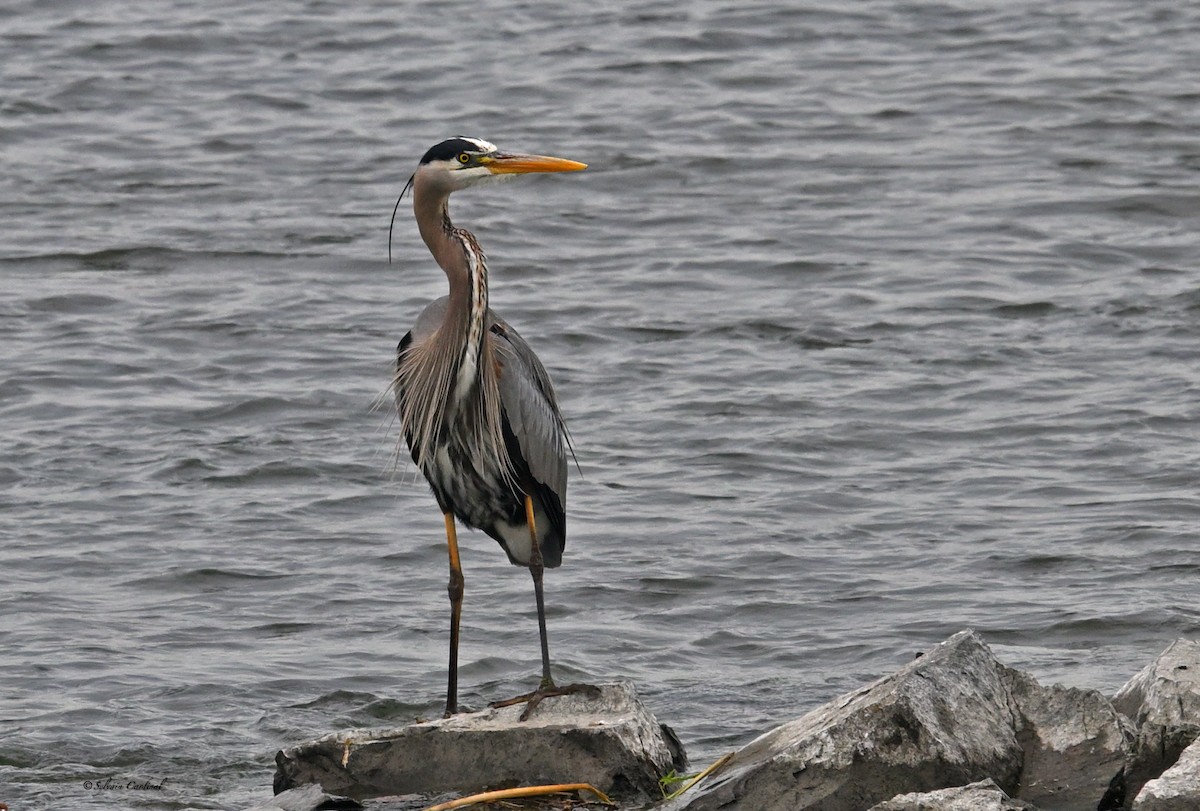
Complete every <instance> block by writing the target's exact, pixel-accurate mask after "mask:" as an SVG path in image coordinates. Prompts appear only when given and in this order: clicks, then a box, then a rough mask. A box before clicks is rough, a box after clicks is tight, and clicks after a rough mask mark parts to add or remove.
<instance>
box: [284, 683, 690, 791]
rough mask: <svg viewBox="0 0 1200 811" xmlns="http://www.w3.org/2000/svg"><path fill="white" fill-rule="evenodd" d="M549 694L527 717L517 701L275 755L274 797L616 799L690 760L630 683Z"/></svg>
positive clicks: (349, 734) (337, 736) (342, 735)
mask: <svg viewBox="0 0 1200 811" xmlns="http://www.w3.org/2000/svg"><path fill="white" fill-rule="evenodd" d="M600 687H601V691H600V695H599V697H589V696H588V695H587V694H585V693H577V694H573V695H567V696H560V697H556V698H548V699H546V700H544V701H543V702H542V703H541V704H540V705H539V706H538V707H537V709H536V710H535V711H534V713H533V715H532V716H531V717H530V718H529V719H528V720H526V721H520V720H519V716H520V715H521V713H522V712H523V711H524V709H525V706H524V705H523V704H522V705H516V706H513V707H503V708H500V709H487V710H483V711H482V712H475V713H463V714H460V715H455V716H452V717H450V718H444V719H440V720H437V721H426V722H420V723H413V724H409V725H407V726H403V727H399V728H395V729H357V730H350V731H346V732H339V733H334V734H331V735H326V736H325V737H323V738H318V739H317V740H315V741H311V742H309V743H305V744H301V745H300V746H295V747H292V748H290V749H284V750H282V751H280V752H279V753H278V754H277V755H276V756H275V764H276V766H277V770H276V773H275V791H276V792H282V791H285V790H287V789H290V788H293V787H296V786H301V785H305V784H308V783H316V784H319V785H320V786H321V787H322V788H323V789H324V790H325V791H328V792H331V793H333V794H342V795H347V796H350V797H356V798H359V799H362V798H367V797H382V796H388V795H403V794H422V795H440V794H445V793H447V792H457V793H463V794H469V793H475V792H480V791H488V790H492V789H501V788H510V787H513V786H530V785H541V784H547V783H591V784H592V785H594V786H595V787H596V788H598V789H600V790H601V791H604V792H606V793H609V794H612V795H615V796H617V797H633V796H645V797H656V796H660V795H659V789H658V781H659V778H661V777H662V776H663V775H665V774H667V773H669V772H670V771H671V770H672V769H676V770H682V769H684V768H685V767H686V764H687V760H686V757H685V756H684V754H683V750H682V747H681V746H680V745H679V742H678V740H677V739H676V738H675V735H674V733H672V732H671V731H670V730H669V729H668V728H666V727H663V726H662V725H661V724H659V723H658V721H657V720H655V718H654V716H653V715H652V714H651V713H650V711H649V710H647V709H646V707H645V705H643V704H642V702H641V701H640V700H639V699H638V697H637V692H636V690H635V689H634V687H633V685H632V684H631V683H629V682H618V683H615V684H606V685H600Z"/></svg>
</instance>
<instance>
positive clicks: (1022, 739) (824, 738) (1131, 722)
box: [263, 631, 1200, 811]
mask: <svg viewBox="0 0 1200 811" xmlns="http://www.w3.org/2000/svg"><path fill="white" fill-rule="evenodd" d="M519 713H520V709H519V708H504V709H500V710H485V711H483V712H481V713H472V714H469V715H462V716H455V717H454V718H450V719H445V720H441V721H431V722H424V723H416V724H410V725H408V726H405V727H401V728H399V729H391V730H353V731H348V732H341V733H335V734H332V735H327V736H325V737H324V738H321V739H318V740H316V741H312V742H310V743H307V744H302V745H300V746H296V747H293V748H289V749H285V750H283V751H281V752H279V754H278V755H277V757H276V763H277V766H278V770H277V773H276V779H275V790H276V792H277V793H278V792H283V793H282V794H280V795H279V797H277V798H276V800H277V804H276V805H273V806H272V805H266V806H263V808H271V807H275V808H279V807H285V808H286V807H289V806H288V805H287V803H288V802H289V801H290V800H289V797H290V798H292V799H294V800H295V802H296V803H298V805H296V806H291V807H300V806H302V805H305V804H307V801H306V800H304V799H302V795H306V796H307V797H310V798H317V797H320V798H321V802H327V803H329V802H333V801H331V800H330V799H329V798H328V796H327V795H325V794H323V793H322V792H314V791H313V790H312V789H311V788H307V789H306V788H305V786H308V785H310V784H319V785H320V786H321V787H322V788H323V789H324V791H328V792H332V793H334V794H337V795H346V796H348V797H351V798H357V799H359V800H365V799H367V798H388V799H375V800H371V801H369V804H370V806H371V807H373V808H395V809H400V808H405V809H407V808H414V807H421V805H422V804H423V803H425V799H422V798H437V799H444V798H445V797H446V796H456V795H461V794H470V793H472V792H476V791H483V790H486V789H491V788H500V787H508V786H517V785H536V784H543V783H578V782H588V783H592V784H593V785H594V786H596V787H597V788H598V789H600V790H601V791H604V792H606V793H608V794H609V795H611V796H612V797H613V799H614V800H617V801H618V802H619V803H620V807H622V808H647V807H653V808H654V809H655V811H710V810H712V811H715V809H724V810H725V811H729V810H730V809H746V811H1010V810H1015V809H1022V810H1023V811H1118V810H1119V809H1132V810H1133V811H1198V810H1200V740H1198V738H1200V644H1197V643H1195V642H1190V641H1187V640H1178V641H1176V642H1174V643H1172V644H1171V645H1170V646H1169V647H1168V648H1167V649H1166V650H1165V651H1164V652H1163V653H1162V654H1160V655H1159V656H1158V657H1157V658H1156V659H1155V660H1154V661H1153V662H1152V663H1150V664H1149V665H1147V666H1146V668H1145V669H1143V670H1142V671H1141V672H1139V673H1138V674H1137V675H1136V676H1134V677H1133V678H1132V679H1131V680H1130V681H1129V682H1128V683H1127V684H1126V685H1125V686H1124V687H1122V688H1121V689H1120V690H1119V691H1118V692H1117V694H1116V695H1115V696H1113V697H1111V698H1109V697H1106V696H1104V695H1102V694H1100V693H1099V692H1097V691H1094V690H1081V689H1076V688H1066V687H1062V686H1060V685H1049V686H1044V685H1041V684H1039V683H1038V682H1037V680H1036V679H1034V678H1033V677H1032V676H1030V675H1029V674H1027V673H1023V672H1021V671H1019V670H1015V669H1013V668H1010V667H1007V666H1005V665H1004V664H1002V663H1001V662H999V661H998V660H997V659H996V658H995V656H994V655H993V654H992V652H991V650H990V649H989V648H988V646H987V645H986V644H985V643H984V641H983V640H982V639H981V638H980V637H979V636H978V635H977V634H975V633H974V632H973V631H962V632H959V633H957V634H955V635H954V636H952V637H950V638H949V639H947V640H946V641H945V642H943V643H941V644H940V645H938V646H936V647H934V648H933V649H931V650H929V651H927V652H926V653H924V654H922V655H920V656H918V657H917V658H916V659H914V660H913V661H912V662H910V663H909V664H908V665H906V666H904V667H903V668H901V669H900V670H898V671H897V672H895V673H893V674H891V675H889V676H886V677H884V678H881V679H879V680H877V681H875V682H873V683H871V684H868V685H866V686H864V687H862V688H860V689H858V690H855V691H853V692H851V693H848V694H846V695H843V696H840V697H838V698H836V699H834V700H832V701H830V702H828V703H826V704H824V705H822V706H820V707H817V708H816V709H814V710H812V711H811V712H809V713H807V714H805V715H803V716H801V717H799V718H796V719H795V720H793V721H789V722H787V723H785V724H783V725H781V726H779V727H776V728H775V729H773V730H770V731H768V732H766V733H764V734H763V735H761V736H759V737H758V738H756V739H755V740H753V741H751V742H750V743H748V744H746V745H745V746H744V747H742V748H741V749H739V750H738V751H737V752H734V753H732V755H731V756H729V757H727V758H725V759H723V760H722V761H721V762H720V763H719V765H718V766H717V767H716V768H713V769H710V770H708V771H707V772H706V773H705V774H704V775H703V776H702V777H700V778H699V779H698V780H696V781H694V783H692V784H691V785H688V786H687V787H686V789H685V790H683V791H682V792H681V793H678V795H677V796H675V797H673V798H671V799H664V798H663V796H662V792H661V790H660V786H659V782H658V781H659V778H661V777H662V776H664V775H666V774H667V773H669V772H671V771H672V770H674V771H676V772H680V773H681V772H683V771H684V769H685V764H686V757H685V755H684V753H683V748H682V746H680V744H679V742H678V740H677V739H676V738H675V736H674V734H673V733H671V731H670V730H669V728H667V727H664V726H663V725H661V724H659V723H658V722H657V721H656V720H655V719H654V716H653V715H652V714H651V713H650V712H649V710H647V709H646V707H645V706H644V705H643V704H642V702H641V701H640V700H639V699H638V697H637V694H636V691H635V690H634V688H633V686H632V685H631V684H628V683H619V684H613V685H605V686H604V688H603V690H602V694H601V696H600V697H599V698H588V697H585V696H582V695H575V696H566V697H563V698H560V699H552V700H548V701H546V702H544V703H543V705H542V706H541V707H539V708H538V710H537V712H536V713H535V714H534V715H533V717H531V718H530V719H529V720H528V721H525V722H519V721H518V720H517V716H518V715H519ZM697 765H703V764H697ZM414 795H419V796H414ZM314 801H315V800H314ZM428 802H434V799H428ZM309 807H312V808H315V807H317V806H316V805H311V806H309ZM327 807H334V806H332V805H330V806H327ZM342 807H346V806H342Z"/></svg>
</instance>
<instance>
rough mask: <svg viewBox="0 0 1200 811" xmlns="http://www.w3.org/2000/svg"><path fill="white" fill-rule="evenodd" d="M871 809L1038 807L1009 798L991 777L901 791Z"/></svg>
mask: <svg viewBox="0 0 1200 811" xmlns="http://www.w3.org/2000/svg"><path fill="white" fill-rule="evenodd" d="M869 811H1036V808H1035V807H1034V806H1033V805H1030V804H1029V803H1027V802H1024V801H1022V800H1014V799H1013V798H1012V797H1009V796H1008V795H1007V794H1006V793H1005V792H1004V789H1002V788H1000V787H999V786H998V785H996V781H994V780H991V779H988V780H980V781H979V782H978V783H971V784H970V785H966V786H958V787H956V788H944V789H939V790H938V791H927V792H914V793H911V794H901V795H899V796H898V797H893V798H892V799H890V800H887V801H886V802H882V803H879V805H873V806H871V808H870V809H869Z"/></svg>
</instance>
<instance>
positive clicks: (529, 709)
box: [492, 495, 600, 721]
mask: <svg viewBox="0 0 1200 811" xmlns="http://www.w3.org/2000/svg"><path fill="white" fill-rule="evenodd" d="M525 520H526V521H527V522H528V523H529V540H530V544H529V573H530V574H531V575H533V596H534V598H535V599H536V600H537V612H538V635H539V637H540V638H541V642H542V681H541V684H539V685H538V689H536V690H534V691H533V692H532V693H525V694H524V695H520V696H517V697H516V698H510V699H507V700H505V701H497V702H495V703H493V704H492V706H493V707H509V706H512V705H513V704H521V703H524V704H525V711H524V712H522V713H521V718H520V720H522V721H524V720H526V719H528V718H529V716H530V715H532V714H533V711H534V710H535V709H537V705H538V704H540V703H541V702H542V699H544V698H549V697H551V696H565V695H570V694H572V693H582V692H586V693H588V694H589V695H591V696H592V697H593V698H597V697H599V695H600V688H599V687H596V686H594V685H591V684H568V685H566V686H565V687H559V686H557V685H556V684H555V683H554V678H553V677H552V676H551V675H550V643H549V641H548V640H547V636H546V598H545V596H544V594H543V591H542V574H543V573H544V572H545V569H546V567H545V565H544V564H543V563H542V547H541V546H540V545H539V544H538V536H537V524H536V523H535V522H534V517H533V498H531V497H530V496H529V495H526V496H525Z"/></svg>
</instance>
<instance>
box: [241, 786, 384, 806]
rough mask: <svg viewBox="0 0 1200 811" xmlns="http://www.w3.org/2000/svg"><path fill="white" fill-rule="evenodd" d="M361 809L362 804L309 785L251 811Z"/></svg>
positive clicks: (275, 797) (288, 791) (276, 797)
mask: <svg viewBox="0 0 1200 811" xmlns="http://www.w3.org/2000/svg"><path fill="white" fill-rule="evenodd" d="M359 808H362V804H361V803H359V802H356V801H355V800H352V799H350V798H349V797H335V796H333V795H332V794H326V793H325V792H324V791H322V789H321V787H320V786H317V785H308V786H301V787H300V788H293V789H288V790H287V791H285V792H283V793H282V794H276V795H275V796H274V797H272V798H271V799H270V800H267V801H266V802H265V803H260V804H258V805H256V806H254V807H253V808H251V809H249V811H353V809H359Z"/></svg>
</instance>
